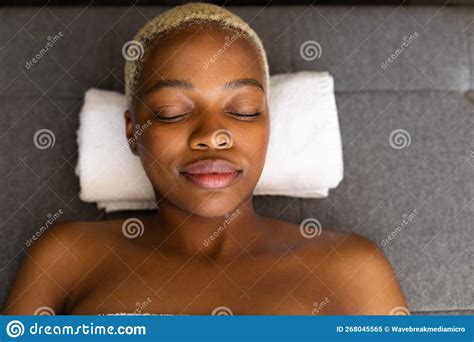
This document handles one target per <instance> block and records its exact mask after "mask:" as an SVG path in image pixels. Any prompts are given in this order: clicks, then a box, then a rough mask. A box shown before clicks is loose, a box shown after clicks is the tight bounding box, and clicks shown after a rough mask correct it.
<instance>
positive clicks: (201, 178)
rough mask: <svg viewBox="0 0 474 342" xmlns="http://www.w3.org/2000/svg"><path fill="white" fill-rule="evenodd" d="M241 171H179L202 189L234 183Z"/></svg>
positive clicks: (224, 186)
mask: <svg viewBox="0 0 474 342" xmlns="http://www.w3.org/2000/svg"><path fill="white" fill-rule="evenodd" d="M241 173H242V171H234V172H225V173H195V174H193V173H187V172H183V173H181V174H182V175H183V176H184V177H185V178H186V179H187V180H189V181H190V182H192V183H193V184H194V185H197V186H199V187H201V188H204V189H221V188H226V187H228V186H230V185H232V184H234V183H235V182H236V180H237V178H239V176H240V175H241Z"/></svg>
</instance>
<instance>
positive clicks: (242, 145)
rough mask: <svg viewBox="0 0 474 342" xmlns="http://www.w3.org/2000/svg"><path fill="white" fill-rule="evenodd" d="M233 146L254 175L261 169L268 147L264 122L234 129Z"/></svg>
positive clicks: (267, 134)
mask: <svg viewBox="0 0 474 342" xmlns="http://www.w3.org/2000/svg"><path fill="white" fill-rule="evenodd" d="M234 136H235V147H236V149H238V150H239V153H241V154H242V155H243V156H244V158H246V159H247V161H248V164H249V165H248V166H249V170H248V171H249V172H250V173H252V174H255V175H257V176H258V175H259V173H260V172H261V171H262V169H263V165H264V163H265V157H266V153H267V149H268V138H269V130H268V126H267V123H266V122H262V123H260V124H258V125H252V126H251V125H249V126H248V127H245V128H241V129H238V130H235V134H234Z"/></svg>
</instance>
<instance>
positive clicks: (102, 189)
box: [75, 71, 343, 212]
mask: <svg viewBox="0 0 474 342" xmlns="http://www.w3.org/2000/svg"><path fill="white" fill-rule="evenodd" d="M270 87H271V89H272V91H271V94H270V99H269V108H270V138H269V146H268V151H267V157H266V161H265V166H264V169H263V172H262V175H261V177H260V179H259V182H258V184H257V186H256V188H255V191H254V195H280V196H291V197H302V198H323V197H327V196H328V191H329V189H331V188H335V187H337V186H338V185H339V183H340V182H341V181H342V178H343V159H342V144H341V136H340V131H339V122H338V117H337V109H336V101H335V97H334V81H333V78H332V77H331V75H329V73H327V72H312V71H303V72H297V73H289V74H280V75H272V76H271V80H270ZM125 110H126V100H125V96H124V95H123V94H120V93H117V92H114V91H107V90H100V89H94V88H92V89H89V90H88V91H87V92H86V94H85V100H84V105H83V108H82V111H81V113H80V127H79V129H78V131H77V143H78V145H79V158H78V163H77V166H76V170H75V172H76V174H77V176H79V178H80V185H81V192H80V198H81V200H83V201H85V202H97V206H98V207H99V208H103V209H105V211H106V212H111V211H118V210H138V209H156V208H157V206H156V202H155V195H154V192H153V188H152V185H151V182H150V181H149V179H148V178H147V176H146V174H145V171H144V169H143V167H142V165H141V163H140V159H139V157H138V156H136V155H134V154H133V153H132V152H131V151H130V149H129V146H128V144H127V140H126V135H125V121H124V118H123V113H124V111H125Z"/></svg>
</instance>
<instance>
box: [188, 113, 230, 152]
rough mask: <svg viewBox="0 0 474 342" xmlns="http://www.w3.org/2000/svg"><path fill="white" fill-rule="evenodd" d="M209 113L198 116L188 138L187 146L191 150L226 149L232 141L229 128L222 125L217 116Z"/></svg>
mask: <svg viewBox="0 0 474 342" xmlns="http://www.w3.org/2000/svg"><path fill="white" fill-rule="evenodd" d="M217 116H218V114H217V113H216V115H213V114H210V113H204V114H202V115H201V117H200V118H199V122H198V123H197V126H196V127H195V128H194V130H193V132H192V133H191V136H190V138H189V146H190V147H191V149H193V150H208V149H216V150H227V149H230V148H231V147H232V145H233V143H234V139H233V136H232V133H231V131H230V130H228V129H226V128H224V127H223V125H222V123H221V122H220V120H219V118H217Z"/></svg>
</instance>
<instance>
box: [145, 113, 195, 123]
mask: <svg viewBox="0 0 474 342" xmlns="http://www.w3.org/2000/svg"><path fill="white" fill-rule="evenodd" d="M189 114H191V113H190V112H189V113H184V114H180V115H175V116H162V115H159V114H157V113H153V115H154V117H155V118H156V119H157V120H158V121H162V122H176V121H179V120H180V119H181V118H183V117H185V116H187V115H189Z"/></svg>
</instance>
